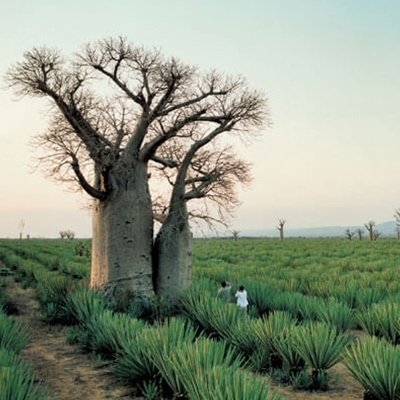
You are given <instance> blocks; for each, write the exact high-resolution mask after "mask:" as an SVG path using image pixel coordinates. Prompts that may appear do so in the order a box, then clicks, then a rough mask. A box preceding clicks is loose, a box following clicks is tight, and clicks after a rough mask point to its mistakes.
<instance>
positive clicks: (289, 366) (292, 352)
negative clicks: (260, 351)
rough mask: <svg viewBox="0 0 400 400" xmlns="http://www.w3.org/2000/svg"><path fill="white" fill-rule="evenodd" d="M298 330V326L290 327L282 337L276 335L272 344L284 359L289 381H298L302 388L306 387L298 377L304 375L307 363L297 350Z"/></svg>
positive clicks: (284, 331)
mask: <svg viewBox="0 0 400 400" xmlns="http://www.w3.org/2000/svg"><path fill="white" fill-rule="evenodd" d="M298 329H299V327H298V326H296V325H292V326H289V327H288V328H287V329H285V330H283V332H282V333H281V334H280V335H276V336H275V337H274V338H273V340H272V342H273V347H274V349H275V351H276V352H277V353H278V355H279V357H280V358H281V359H282V369H283V370H284V371H285V372H286V374H287V377H288V379H289V381H293V380H294V379H297V382H298V383H297V386H298V387H300V386H304V383H302V384H300V381H299V379H300V377H298V375H299V374H301V373H303V371H304V369H305V361H304V358H303V357H302V356H301V355H300V353H299V352H298V351H297V348H296V340H297V336H296V334H297V331H298Z"/></svg>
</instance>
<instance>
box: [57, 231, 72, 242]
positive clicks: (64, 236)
mask: <svg viewBox="0 0 400 400" xmlns="http://www.w3.org/2000/svg"><path fill="white" fill-rule="evenodd" d="M59 235H60V238H61V239H67V240H72V239H74V238H75V232H73V231H71V230H69V229H67V230H65V231H60V232H59Z"/></svg>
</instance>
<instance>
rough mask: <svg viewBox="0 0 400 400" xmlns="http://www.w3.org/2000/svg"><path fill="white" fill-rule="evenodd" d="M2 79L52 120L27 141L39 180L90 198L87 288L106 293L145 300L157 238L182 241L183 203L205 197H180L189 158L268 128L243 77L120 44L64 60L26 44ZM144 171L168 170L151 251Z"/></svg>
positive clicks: (157, 256) (90, 48)
mask: <svg viewBox="0 0 400 400" xmlns="http://www.w3.org/2000/svg"><path fill="white" fill-rule="evenodd" d="M5 78H6V82H7V83H8V85H9V86H10V87H12V88H13V89H14V90H15V92H16V93H17V94H18V95H21V96H26V95H28V96H33V97H41V98H46V99H48V100H49V102H48V103H49V104H50V107H51V108H52V110H53V113H52V115H53V116H52V119H51V121H50V123H49V128H48V131H47V132H46V133H44V134H42V135H39V137H37V143H38V145H40V146H42V148H43V149H44V152H45V155H44V156H43V157H42V158H41V161H42V163H43V165H45V167H46V168H47V171H48V173H49V175H51V176H52V177H54V178H57V179H59V180H61V181H63V182H69V183H71V182H72V183H74V184H77V185H78V187H79V189H81V190H83V191H84V192H86V193H87V194H88V195H89V196H90V197H91V198H92V199H93V241H92V270H91V287H93V288H97V287H98V288H102V289H103V290H104V291H105V293H106V294H107V295H109V296H110V297H113V296H114V295H115V294H116V293H117V292H119V291H121V290H125V289H130V290H132V291H133V292H134V293H135V294H136V296H137V299H138V300H139V299H143V300H144V299H146V298H148V297H149V296H150V295H151V293H152V291H153V288H154V287H153V278H154V275H155V276H156V277H159V276H161V275H162V273H161V272H160V271H161V269H162V268H161V267H160V260H161V259H163V258H164V255H163V254H162V253H163V251H164V250H163V249H165V246H164V245H161V244H160V243H161V242H162V240H163V239H162V238H164V237H165V238H166V237H168V238H170V237H171V232H175V233H179V235H181V236H182V237H188V226H187V224H186V221H187V217H188V214H189V213H187V212H186V211H185V207H186V203H187V200H189V199H190V198H197V197H198V196H200V194H199V193H200V192H201V193H202V196H207V195H208V194H209V193H212V191H207V190H205V191H203V189H205V187H206V186H207V185H206V183H204V185H202V182H201V180H198V181H197V184H196V182H194V185H195V188H194V189H195V190H194V191H192V192H190V191H187V189H188V185H190V184H191V182H190V179H192V178H191V177H190V175H188V171H189V169H190V168H189V166H191V165H194V164H193V163H194V160H195V157H196V155H197V154H198V152H199V151H200V150H201V149H203V148H204V147H206V146H209V144H210V143H215V142H216V141H218V139H219V137H221V136H222V135H225V136H226V135H230V136H235V137H238V136H242V135H246V136H247V137H248V136H249V135H251V134H252V133H255V132H257V131H259V130H260V128H262V127H264V126H265V125H266V124H268V119H267V111H266V98H265V95H264V94H263V93H260V92H258V91H255V90H251V89H249V87H248V85H247V83H246V82H245V81H244V79H242V78H232V77H225V76H223V75H221V74H219V73H217V72H215V71H212V72H209V73H200V72H199V71H198V70H197V69H196V68H195V67H192V66H188V65H185V64H184V63H182V62H180V61H179V60H177V59H175V58H170V59H166V58H164V57H163V56H162V55H161V54H160V52H158V51H150V50H145V49H143V48H142V47H135V46H133V45H131V44H129V43H128V42H127V41H126V40H125V39H124V38H118V39H106V40H102V41H99V42H96V43H94V44H89V45H87V46H85V47H84V48H83V50H82V51H81V52H80V53H79V54H76V55H75V56H74V57H72V59H71V60H70V61H66V60H64V58H62V57H61V55H60V54H59V52H58V51H55V50H53V49H49V48H46V47H43V48H34V49H33V50H31V51H28V52H26V53H25V54H24V59H23V61H21V62H18V63H16V64H15V65H13V66H12V67H11V68H10V69H9V70H8V72H7V74H6V77H5ZM107 83H109V85H107ZM182 143H185V145H182ZM172 144H174V146H172ZM178 144H180V145H181V148H180V147H179V146H178ZM166 147H167V148H168V147H175V149H176V153H175V155H174V157H173V158H171V159H169V158H166V157H165V156H164V155H165V154H166V153H165V151H164V148H166ZM154 165H159V166H161V167H163V168H172V169H175V173H176V179H175V180H174V182H173V189H172V191H171V197H170V199H169V203H168V207H167V214H166V216H165V218H164V222H163V224H162V227H161V230H160V234H159V237H158V239H157V240H156V244H155V246H154V245H153V217H154V212H153V208H152V197H151V193H150V187H149V179H150V176H151V173H152V168H153V166H154ZM218 179H222V178H221V176H220V177H219V178H218ZM218 179H217V180H218ZM188 180H189V182H187V181H188ZM177 210H178V211H177ZM165 232H167V233H165ZM168 240H169V243H171V241H170V239H168ZM188 246H189V247H188ZM177 247H178V249H177V252H176V254H179V256H178V257H183V256H181V255H182V254H185V257H186V256H188V255H189V254H190V252H191V251H190V243H187V241H186V240H180V241H178V243H177ZM179 263H180V261H179V259H178V264H179ZM183 264H185V265H186V264H188V263H185V262H184V263H183ZM169 265H171V263H169ZM157 279H158V278H156V279H155V280H157ZM171 286H173V283H172V284H171ZM178 286H179V285H178ZM177 289H179V288H178V287H175V288H174V290H175V291H177Z"/></svg>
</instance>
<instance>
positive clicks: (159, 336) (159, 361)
mask: <svg viewBox="0 0 400 400" xmlns="http://www.w3.org/2000/svg"><path fill="white" fill-rule="evenodd" d="M195 336H196V332H195V329H194V328H193V326H192V325H191V324H190V323H188V322H186V321H184V320H183V319H178V318H173V319H170V320H167V321H166V322H165V323H164V324H163V325H160V326H157V327H156V328H154V329H151V330H150V331H148V332H147V335H146V350H147V351H146V352H147V355H148V357H149V359H150V360H151V361H152V362H153V364H154V366H155V368H156V370H157V371H158V372H159V373H160V375H161V377H162V379H163V381H164V382H165V383H166V384H167V386H168V391H170V392H171V393H172V395H173V396H177V395H180V394H184V389H183V386H182V383H181V381H180V380H179V378H178V376H177V374H176V367H175V365H174V363H173V362H172V360H171V358H172V355H173V354H174V353H175V352H176V351H177V350H178V349H179V348H180V347H181V346H182V345H183V344H184V343H190V344H192V343H193V341H194V338H195Z"/></svg>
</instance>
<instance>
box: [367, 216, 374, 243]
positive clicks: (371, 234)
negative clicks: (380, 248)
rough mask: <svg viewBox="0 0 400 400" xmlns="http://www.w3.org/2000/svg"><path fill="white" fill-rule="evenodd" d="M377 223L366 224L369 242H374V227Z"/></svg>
mask: <svg viewBox="0 0 400 400" xmlns="http://www.w3.org/2000/svg"><path fill="white" fill-rule="evenodd" d="M375 225H376V224H375V222H374V221H372V220H370V221H368V222H366V223H365V224H364V226H365V229H366V230H367V231H368V235H369V241H370V242H372V241H373V240H374V226H375Z"/></svg>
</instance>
